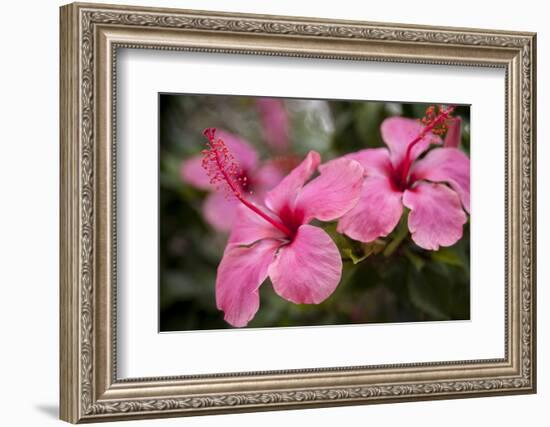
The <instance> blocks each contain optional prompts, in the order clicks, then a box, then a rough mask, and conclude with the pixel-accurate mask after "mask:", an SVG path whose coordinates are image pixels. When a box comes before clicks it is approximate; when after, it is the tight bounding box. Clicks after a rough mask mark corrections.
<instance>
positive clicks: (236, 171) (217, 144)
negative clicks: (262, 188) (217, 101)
mask: <svg viewBox="0 0 550 427" xmlns="http://www.w3.org/2000/svg"><path fill="white" fill-rule="evenodd" d="M203 134H204V136H206V137H207V138H208V148H207V149H206V150H203V152H202V154H203V156H204V157H203V159H202V167H203V168H204V169H205V170H206V173H207V174H208V176H209V177H210V182H211V183H212V184H214V185H216V186H218V188H220V187H223V188H224V189H225V191H227V193H228V195H229V196H233V197H236V198H237V200H239V201H240V202H241V203H242V204H243V205H245V206H246V207H247V208H248V209H250V210H251V211H252V212H254V213H255V214H256V215H258V216H260V217H261V218H262V219H264V220H265V221H267V222H269V223H270V224H271V225H273V226H274V227H275V228H277V229H278V230H280V231H282V232H283V233H284V234H285V235H286V236H288V237H292V236H294V234H295V233H294V232H293V231H292V230H291V229H290V228H288V227H287V226H286V225H285V224H284V223H283V222H281V221H278V220H277V219H275V218H272V217H271V216H269V215H268V214H266V213H265V212H263V211H262V210H261V209H260V208H258V207H257V206H256V205H254V204H253V203H251V202H250V201H248V200H247V199H246V198H245V197H244V195H243V193H242V190H243V189H244V190H246V189H247V188H249V186H250V182H249V180H248V175H247V174H246V173H244V171H243V169H242V168H241V167H240V166H239V164H238V163H237V161H236V160H235V157H234V156H233V155H232V154H231V153H230V152H229V149H228V148H227V146H226V145H225V143H224V142H223V140H222V139H221V138H218V139H216V129H215V128H208V129H205V130H204V132H203Z"/></svg>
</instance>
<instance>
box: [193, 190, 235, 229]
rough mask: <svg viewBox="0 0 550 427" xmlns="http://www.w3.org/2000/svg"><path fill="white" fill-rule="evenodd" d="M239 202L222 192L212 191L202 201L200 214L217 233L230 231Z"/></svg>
mask: <svg viewBox="0 0 550 427" xmlns="http://www.w3.org/2000/svg"><path fill="white" fill-rule="evenodd" d="M238 206H239V202H238V200H237V199H236V198H235V197H232V196H231V195H228V194H225V192H224V191H214V192H213V193H210V194H209V195H208V196H207V197H206V199H205V200H204V204H203V205H202V214H203V216H204V218H205V219H206V221H207V222H208V223H209V224H210V225H211V226H212V227H214V228H215V229H216V230H219V231H230V230H231V228H232V227H233V224H234V223H235V217H236V214H237V207H238Z"/></svg>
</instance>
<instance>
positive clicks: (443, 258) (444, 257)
mask: <svg viewBox="0 0 550 427" xmlns="http://www.w3.org/2000/svg"><path fill="white" fill-rule="evenodd" d="M431 257H432V259H433V260H434V261H439V262H443V263H445V264H449V265H454V266H457V267H462V266H463V263H462V258H461V257H460V255H459V254H457V253H456V252H455V251H454V250H452V249H450V248H441V249H440V250H438V251H436V252H432V253H431Z"/></svg>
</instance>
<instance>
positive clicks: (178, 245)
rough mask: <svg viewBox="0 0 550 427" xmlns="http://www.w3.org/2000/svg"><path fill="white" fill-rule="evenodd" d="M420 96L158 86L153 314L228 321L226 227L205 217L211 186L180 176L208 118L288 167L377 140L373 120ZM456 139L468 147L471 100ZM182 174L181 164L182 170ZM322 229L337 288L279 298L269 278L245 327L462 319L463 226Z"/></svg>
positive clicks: (206, 322)
mask: <svg viewBox="0 0 550 427" xmlns="http://www.w3.org/2000/svg"><path fill="white" fill-rule="evenodd" d="M427 107H428V104H420V103H419V104H404V103H395V102H370V101H339V100H330V101H323V100H301V99H275V98H271V99H269V98H255V97H241V96H212V95H186V94H160V95H159V109H160V110H159V120H160V135H159V138H160V165H159V178H160V200H159V218H160V225H159V236H160V237H159V239H160V241H159V248H160V254H159V262H160V265H159V271H160V274H159V296H160V298H159V300H160V307H159V324H160V331H162V332H167V331H184V330H198V329H202V330H204V329H224V328H231V326H230V325H228V324H227V323H226V322H225V321H224V320H223V312H221V311H219V310H217V308H216V302H215V287H214V284H215V278H216V269H217V266H218V264H219V262H220V260H221V257H222V254H223V250H224V248H225V243H226V240H227V232H224V231H222V230H220V227H216V226H215V225H213V224H212V221H209V220H208V219H206V218H205V215H204V214H203V213H204V206H205V203H207V200H208V198H209V197H210V196H211V191H209V190H205V189H204V188H200V186H197V185H194V184H193V183H191V182H189V180H186V179H185V176H182V165H184V164H185V162H186V161H189V160H190V159H193V158H194V157H195V156H197V155H198V154H200V151H201V150H202V149H204V148H205V141H206V140H205V138H204V136H203V135H202V131H203V130H204V129H205V128H207V127H215V128H218V129H220V130H221V129H223V130H225V131H228V132H231V133H232V134H234V135H236V136H238V137H239V138H241V139H242V140H244V141H246V142H247V143H248V144H250V145H251V146H252V147H253V149H254V150H255V151H256V153H257V155H258V157H259V159H260V160H259V162H264V164H267V163H268V162H271V163H273V164H277V165H278V167H280V169H281V170H286V171H288V170H290V169H292V167H294V166H295V165H296V164H297V163H299V161H301V159H302V158H303V156H304V155H305V154H306V153H307V152H308V151H309V150H316V151H318V152H319V153H320V154H321V156H322V159H323V161H326V160H329V159H332V158H336V157H339V156H341V155H343V154H347V153H349V152H352V151H356V150H360V149H363V148H375V147H381V146H384V144H383V142H382V140H381V137H380V124H381V123H382V121H383V120H384V119H385V118H387V117H390V116H395V115H400V116H405V117H411V118H415V119H420V118H421V117H423V116H424V114H425V111H426V108H427ZM454 115H455V116H460V117H461V118H462V124H463V127H462V141H461V146H460V148H461V149H462V150H464V151H465V152H466V153H467V154H468V155H469V147H470V116H469V107H467V106H458V107H457V109H456V110H455V113H454ZM183 175H185V174H183ZM324 228H325V230H326V231H327V232H329V234H331V235H332V236H333V238H334V239H335V240H336V241H337V243H338V246H339V247H340V248H341V250H342V257H343V264H344V267H343V274H342V280H341V282H340V284H339V285H338V287H337V289H336V291H335V292H334V293H333V294H332V295H331V296H330V297H329V298H328V299H327V300H326V301H324V302H323V303H321V304H318V305H296V304H292V303H290V302H288V301H286V300H284V299H282V298H280V297H279V296H278V295H277V294H275V292H274V291H273V288H272V286H271V284H270V283H269V279H267V280H266V282H265V283H264V284H263V285H262V286H261V287H260V298H261V302H260V309H259V311H258V313H257V314H256V316H255V317H254V319H253V320H252V321H251V322H250V323H249V325H248V327H249V328H250V327H252V328H253V327H282V326H308V325H329V324H350V323H386V322H418V321H434V320H439V321H440V320H464V319H469V317H470V228H469V222H468V223H467V224H466V225H465V226H464V234H463V237H462V239H461V240H460V241H459V242H457V243H456V244H455V245H454V246H452V247H449V248H442V249H440V250H439V251H427V250H423V249H421V248H419V247H418V246H416V245H415V244H414V243H413V242H412V241H411V239H410V234H409V232H408V230H407V227H406V220H405V218H402V221H401V223H400V224H399V225H398V226H397V227H396V229H395V230H394V231H393V232H392V233H391V234H390V235H389V236H387V237H386V238H384V239H380V240H379V241H377V242H374V243H373V244H371V245H354V243H353V242H351V241H350V240H349V239H346V238H344V237H342V236H341V235H339V234H338V233H336V232H335V228H336V224H324Z"/></svg>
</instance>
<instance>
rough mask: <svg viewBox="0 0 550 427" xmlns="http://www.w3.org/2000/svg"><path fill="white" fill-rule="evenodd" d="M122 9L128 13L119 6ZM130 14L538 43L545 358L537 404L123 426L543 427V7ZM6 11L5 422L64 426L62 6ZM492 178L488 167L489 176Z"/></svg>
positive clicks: (30, 4)
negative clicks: (520, 38) (533, 35)
mask: <svg viewBox="0 0 550 427" xmlns="http://www.w3.org/2000/svg"><path fill="white" fill-rule="evenodd" d="M110 1H111V2H113V3H122V4H124V3H125V2H120V1H116V0H110ZM132 3H133V4H141V5H147V6H166V7H180V8H191V9H207V10H225V11H235V12H251V13H268V14H281V15H296V16H318V17H325V18H341V19H359V20H370V21H387V22H403V23H415V24H433V25H450V26H462V27H480V28H483V27H487V28H495V29H509V30H528V31H536V32H538V52H539V57H538V75H539V80H538V98H539V101H538V118H539V119H538V140H539V146H538V156H539V161H538V163H539V165H541V167H539V173H538V188H539V206H538V215H539V225H538V253H539V271H538V303H539V315H538V359H539V370H538V374H539V375H538V378H539V393H538V394H537V395H528V396H509V397H492V398H478V399H465V400H448V401H437V402H420V403H401V404H392V405H373V406H360V407H346V408H327V409H312V410H300V411H283V412H265V413H252V414H239V415H225V416H209V417H199V418H187V419H184V420H183V419H171V420H162V421H137V422H128V423H124V426H133V425H136V426H148V425H160V426H162V425H165V426H170V425H182V424H184V423H185V425H187V426H204V427H205V426H215V425H216V426H217V425H220V424H221V425H239V426H240V427H246V426H256V425H265V426H281V425H285V424H286V425H318V426H332V425H338V424H340V425H342V424H347V423H350V424H355V423H358V424H359V423H360V424H367V423H368V424H371V425H382V424H383V425H389V426H392V425H399V424H398V423H401V424H405V423H406V424H407V425H409V426H438V425H443V424H445V425H446V426H461V427H462V426H464V425H472V426H475V425H484V424H489V425H498V426H501V427H505V426H513V425H519V424H522V425H529V426H543V425H547V422H548V414H549V410H548V407H549V405H550V391H549V388H550V375H549V369H548V360H550V358H549V356H550V336H549V335H548V329H550V328H549V327H550V310H549V305H550V298H549V295H550V291H549V290H548V289H547V288H546V285H547V284H548V283H549V275H550V267H549V266H548V264H547V263H546V262H545V261H546V257H547V254H548V253H549V251H550V240H549V239H545V236H548V234H549V231H550V230H549V229H550V222H549V221H548V218H550V194H549V193H548V191H546V188H547V187H548V184H549V181H550V169H549V168H543V167H542V165H545V164H547V163H548V162H550V148H549V146H548V145H545V144H544V141H547V140H548V139H549V138H550V134H549V133H550V126H547V122H544V121H543V118H544V117H548V116H549V115H550V101H549V100H548V98H546V96H548V95H549V91H548V80H547V78H548V77H547V76H548V75H550V56H549V55H548V52H549V51H550V29H549V27H548V25H547V16H548V12H546V11H545V10H544V5H545V3H544V2H540V1H536V0H523V1H521V2H518V1H490V2H489V1H487V2H480V1H478V0H477V1H473V0H459V1H458V2H456V3H450V2H447V3H440V4H438V3H434V2H429V3H425V2H422V1H406V0H402V1H391V0H388V1H380V2H360V1H357V0H338V1H330V2H329V1H325V2H323V3H321V2H319V1H305V0H277V1H272V2H269V3H267V2H259V1H257V0H256V1H246V0H231V1H223V0H181V1H176V0H162V1H157V2H154V1H153V0H145V1H144V0H133V1H132ZM59 5H61V2H59V1H57V0H47V1H46V0H42V1H30V0H27V1H21V2H9V3H8V2H7V3H6V4H3V5H2V20H1V24H0V32H1V38H0V43H1V46H2V50H1V52H2V61H1V65H0V77H1V78H0V150H1V151H0V200H1V208H0V260H1V262H0V320H1V322H0V325H1V334H2V335H1V337H2V344H1V347H0V401H1V402H2V405H1V412H0V420H1V424H2V425H9V426H18V425H25V426H48V425H60V424H61V422H60V421H58V420H57V401H58V368H57V363H58V197H59V194H58V176H59V160H58V157H59V155H58V62H59V59H58V6H59ZM487 171H488V173H490V171H491V166H490V165H487Z"/></svg>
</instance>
